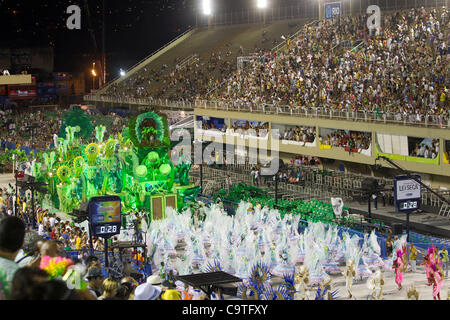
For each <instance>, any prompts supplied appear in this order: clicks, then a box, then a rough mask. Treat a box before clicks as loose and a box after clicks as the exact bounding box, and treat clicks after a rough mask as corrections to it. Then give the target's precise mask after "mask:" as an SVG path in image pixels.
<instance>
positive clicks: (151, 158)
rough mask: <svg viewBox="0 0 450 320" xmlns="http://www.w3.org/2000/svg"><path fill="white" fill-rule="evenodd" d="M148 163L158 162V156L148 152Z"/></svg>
mask: <svg viewBox="0 0 450 320" xmlns="http://www.w3.org/2000/svg"><path fill="white" fill-rule="evenodd" d="M148 161H150V163H156V162H158V161H159V155H158V153H156V152H150V153H149V154H148Z"/></svg>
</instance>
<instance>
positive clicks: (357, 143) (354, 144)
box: [319, 130, 372, 150]
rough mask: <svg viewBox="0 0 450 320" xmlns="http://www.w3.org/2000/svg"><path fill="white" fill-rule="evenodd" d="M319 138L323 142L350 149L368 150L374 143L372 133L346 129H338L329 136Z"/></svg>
mask: <svg viewBox="0 0 450 320" xmlns="http://www.w3.org/2000/svg"><path fill="white" fill-rule="evenodd" d="M319 140H320V142H321V143H322V144H324V145H328V146H332V147H339V148H350V150H354V149H357V150H368V149H369V148H370V146H371V144H372V141H371V140H372V137H371V134H370V133H365V132H357V131H350V132H347V131H346V130H336V131H334V132H332V133H331V134H328V135H327V136H324V137H322V136H320V137H319Z"/></svg>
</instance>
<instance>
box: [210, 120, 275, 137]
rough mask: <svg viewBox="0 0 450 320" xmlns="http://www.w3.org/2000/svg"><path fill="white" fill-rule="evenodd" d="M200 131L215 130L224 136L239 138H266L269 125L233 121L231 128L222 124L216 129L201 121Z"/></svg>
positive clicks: (211, 124) (212, 124)
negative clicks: (237, 136)
mask: <svg viewBox="0 0 450 320" xmlns="http://www.w3.org/2000/svg"><path fill="white" fill-rule="evenodd" d="M201 129H202V130H216V131H220V132H222V133H224V134H225V133H226V134H238V135H240V136H251V137H259V138H266V137H267V136H268V134H269V123H267V122H266V123H251V122H249V121H245V122H242V121H234V122H233V124H232V125H231V127H228V126H227V125H226V124H222V125H221V126H220V127H217V126H216V124H214V122H210V121H203V122H201Z"/></svg>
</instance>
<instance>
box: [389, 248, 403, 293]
mask: <svg viewBox="0 0 450 320" xmlns="http://www.w3.org/2000/svg"><path fill="white" fill-rule="evenodd" d="M404 255H405V250H404V251H402V250H397V253H396V258H395V260H394V264H393V266H392V267H393V268H394V271H395V283H396V284H397V286H398V290H401V289H402V282H403V272H404V271H405V267H406V265H405V261H404Z"/></svg>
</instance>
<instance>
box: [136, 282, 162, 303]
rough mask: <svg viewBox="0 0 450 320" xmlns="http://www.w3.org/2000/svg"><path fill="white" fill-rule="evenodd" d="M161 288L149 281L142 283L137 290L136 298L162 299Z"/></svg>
mask: <svg viewBox="0 0 450 320" xmlns="http://www.w3.org/2000/svg"><path fill="white" fill-rule="evenodd" d="M160 295H161V289H160V288H158V287H155V286H152V285H151V284H149V283H144V284H141V285H140V286H139V287H137V288H136V290H135V295H134V300H140V301H142V300H145V301H147V300H161V298H160Z"/></svg>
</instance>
